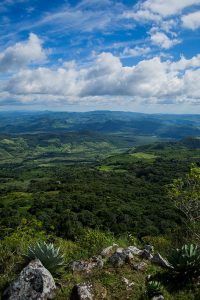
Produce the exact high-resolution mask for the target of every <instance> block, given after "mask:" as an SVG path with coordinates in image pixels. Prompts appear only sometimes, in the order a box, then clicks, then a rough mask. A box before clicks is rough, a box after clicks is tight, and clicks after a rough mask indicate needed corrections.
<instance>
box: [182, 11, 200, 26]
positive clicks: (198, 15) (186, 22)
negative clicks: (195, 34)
mask: <svg viewBox="0 0 200 300" xmlns="http://www.w3.org/2000/svg"><path fill="white" fill-rule="evenodd" d="M181 20H182V25H183V27H185V28H188V29H192V30H195V29H198V28H199V27H200V11H196V12H193V13H190V14H188V15H184V16H183V17H182V18H181Z"/></svg>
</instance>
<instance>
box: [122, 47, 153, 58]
mask: <svg viewBox="0 0 200 300" xmlns="http://www.w3.org/2000/svg"><path fill="white" fill-rule="evenodd" d="M149 52H151V48H150V47H138V46H136V47H135V48H129V47H126V48H125V49H124V51H123V53H122V57H136V56H144V55H145V54H148V53H149Z"/></svg>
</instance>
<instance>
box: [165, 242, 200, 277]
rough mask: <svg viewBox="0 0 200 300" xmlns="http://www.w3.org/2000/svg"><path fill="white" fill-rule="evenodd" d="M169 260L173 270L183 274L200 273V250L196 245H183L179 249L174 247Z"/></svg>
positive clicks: (194, 274) (192, 274) (193, 275)
mask: <svg viewBox="0 0 200 300" xmlns="http://www.w3.org/2000/svg"><path fill="white" fill-rule="evenodd" d="M169 262H170V263H171V265H172V266H173V267H174V271H175V272H177V273H179V274H181V275H183V276H190V277H196V276H199V275H200V250H199V248H198V246H196V245H193V244H189V245H183V246H182V248H181V249H175V250H174V251H173V252H172V254H171V256H170V257H169Z"/></svg>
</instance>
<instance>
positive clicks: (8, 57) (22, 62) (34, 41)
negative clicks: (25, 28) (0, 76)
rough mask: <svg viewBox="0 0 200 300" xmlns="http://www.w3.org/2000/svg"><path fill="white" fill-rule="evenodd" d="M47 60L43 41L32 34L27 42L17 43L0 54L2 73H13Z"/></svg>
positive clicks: (0, 69)
mask: <svg viewBox="0 0 200 300" xmlns="http://www.w3.org/2000/svg"><path fill="white" fill-rule="evenodd" d="M45 59H46V54H45V51H44V50H43V48H42V41H41V40H40V39H39V38H38V37H37V35H35V34H33V33H31V34H30V35H29V39H28V40H27V41H25V42H21V43H16V44H15V45H14V46H11V47H8V48H7V49H5V50H4V51H3V52H1V53H0V72H7V71H12V70H15V69H18V68H21V67H24V66H26V65H28V64H31V63H38V62H42V61H43V60H45Z"/></svg>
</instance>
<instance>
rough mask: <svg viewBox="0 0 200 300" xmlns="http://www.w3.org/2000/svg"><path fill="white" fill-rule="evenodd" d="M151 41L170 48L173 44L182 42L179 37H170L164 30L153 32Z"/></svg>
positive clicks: (164, 47)
mask: <svg viewBox="0 0 200 300" xmlns="http://www.w3.org/2000/svg"><path fill="white" fill-rule="evenodd" d="M151 41H152V43H153V44H155V45H157V46H159V47H161V48H163V49H169V48H171V47H172V46H174V45H176V44H178V43H180V40H178V39H170V38H169V37H168V36H167V35H166V34H165V33H163V32H153V33H152V34H151Z"/></svg>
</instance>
